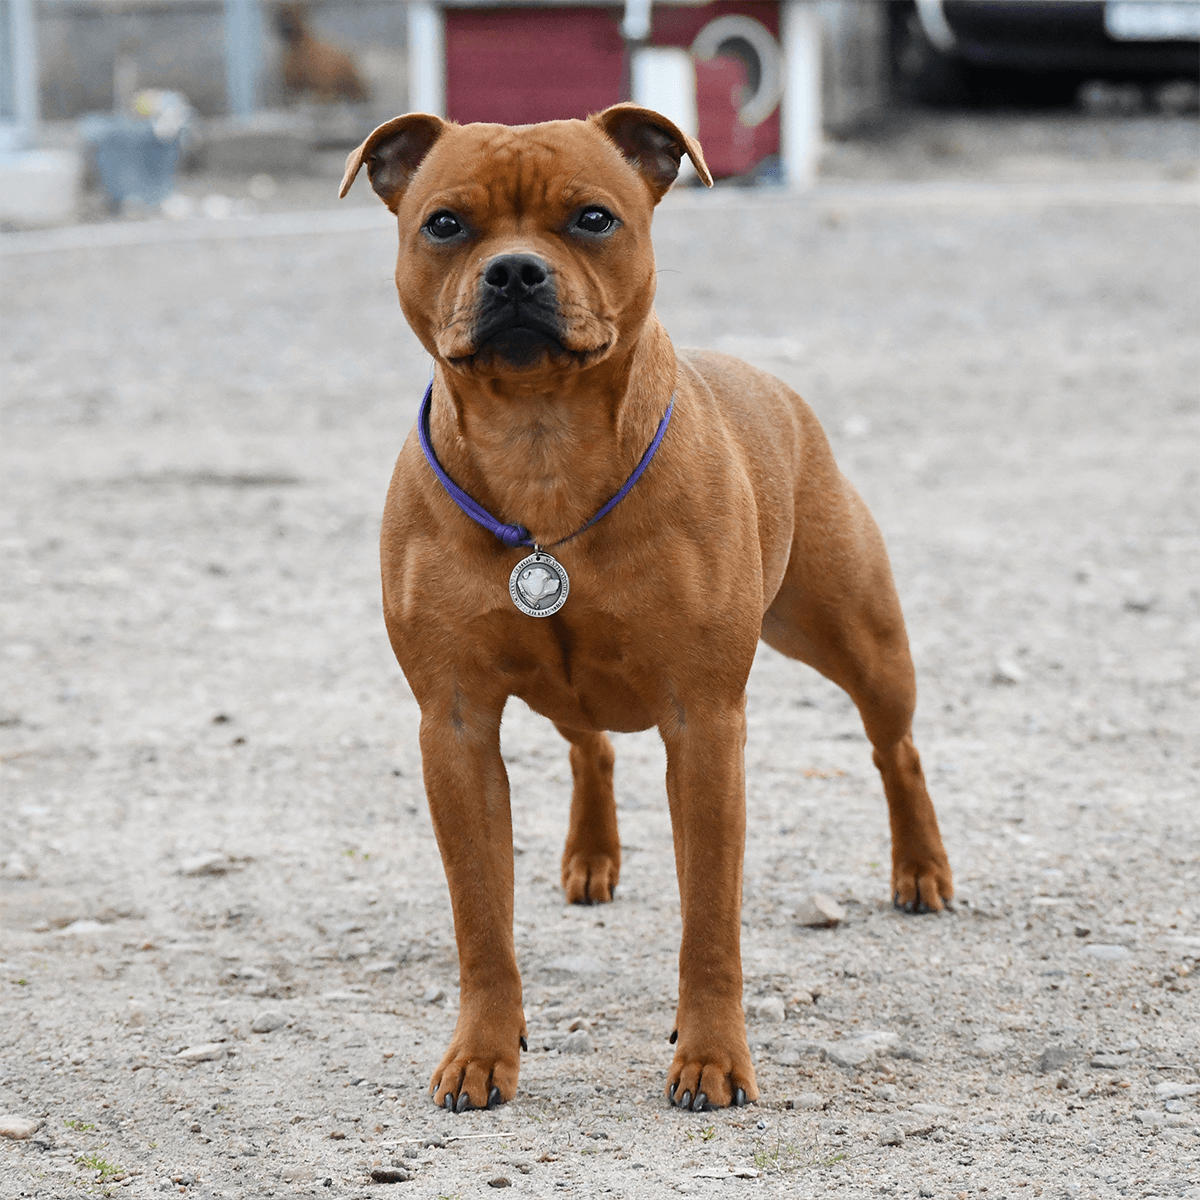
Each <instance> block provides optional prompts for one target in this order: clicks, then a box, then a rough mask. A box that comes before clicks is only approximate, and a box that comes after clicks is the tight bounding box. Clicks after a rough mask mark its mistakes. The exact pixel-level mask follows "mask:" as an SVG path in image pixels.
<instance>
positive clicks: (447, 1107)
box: [442, 1092, 454, 1112]
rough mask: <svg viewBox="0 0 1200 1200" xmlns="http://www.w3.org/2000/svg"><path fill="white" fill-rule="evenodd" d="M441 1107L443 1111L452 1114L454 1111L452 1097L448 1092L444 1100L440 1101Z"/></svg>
mask: <svg viewBox="0 0 1200 1200" xmlns="http://www.w3.org/2000/svg"><path fill="white" fill-rule="evenodd" d="M442 1107H443V1108H444V1109H445V1110H446V1111H447V1112H453V1111H454V1097H453V1095H451V1093H450V1092H447V1093H446V1098H445V1100H443V1101H442Z"/></svg>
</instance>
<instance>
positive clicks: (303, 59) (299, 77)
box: [275, 3, 367, 103]
mask: <svg viewBox="0 0 1200 1200" xmlns="http://www.w3.org/2000/svg"><path fill="white" fill-rule="evenodd" d="M275 25H276V28H277V29H278V30H279V33H280V35H281V36H282V38H283V40H284V41H285V42H286V43H287V51H286V53H285V54H284V56H283V86H284V87H285V88H286V89H287V90H288V91H289V92H294V93H303V92H312V93H313V94H314V95H315V96H316V98H317V99H318V100H320V101H322V102H325V103H329V102H331V101H334V100H365V99H366V98H367V89H366V87H365V86H364V84H363V81H362V78H361V77H360V76H359V73H358V68H357V67H355V65H354V60H353V59H352V58H351V57H350V55H348V54H347V53H346V52H345V50H339V49H338V48H337V47H336V46H332V45H330V44H329V43H328V42H323V41H321V40H320V38H317V37H314V36H313V34H312V31H311V30H310V29H309V27H308V16H307V13H306V11H305V9H304V6H303V5H301V4H296V3H287V4H281V5H280V6H279V11H278V12H277V13H276V15H275Z"/></svg>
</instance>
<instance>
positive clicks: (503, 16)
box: [443, 7, 624, 125]
mask: <svg viewBox="0 0 1200 1200" xmlns="http://www.w3.org/2000/svg"><path fill="white" fill-rule="evenodd" d="M443 11H444V12H445V14H446V115H447V116H449V117H450V118H451V120H454V121H461V122H464V123H465V122H467V121H496V122H499V123H501V124H503V125H531V124H533V123H535V122H537V121H556V120H561V119H562V118H564V117H586V116H587V115H588V113H593V112H598V111H599V110H600V109H602V108H607V107H608V106H609V105H610V104H616V103H617V102H618V101H619V100H620V99H621V81H622V73H623V70H624V66H623V59H622V55H623V52H624V43H623V42H622V41H621V29H620V20H621V11H622V10H621V9H619V8H450V7H447V8H446V9H444V10H443Z"/></svg>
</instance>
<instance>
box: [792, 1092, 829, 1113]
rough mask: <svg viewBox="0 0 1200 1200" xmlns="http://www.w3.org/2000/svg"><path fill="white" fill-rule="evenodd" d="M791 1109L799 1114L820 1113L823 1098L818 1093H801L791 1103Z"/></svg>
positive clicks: (823, 1103)
mask: <svg viewBox="0 0 1200 1200" xmlns="http://www.w3.org/2000/svg"><path fill="white" fill-rule="evenodd" d="M792 1107H793V1108H794V1109H798V1110H799V1111H800V1112H820V1111H821V1110H822V1109H823V1108H824V1107H825V1097H824V1096H822V1095H821V1094H820V1093H819V1092H801V1093H800V1095H798V1096H797V1097H796V1098H795V1099H794V1100H793V1101H792Z"/></svg>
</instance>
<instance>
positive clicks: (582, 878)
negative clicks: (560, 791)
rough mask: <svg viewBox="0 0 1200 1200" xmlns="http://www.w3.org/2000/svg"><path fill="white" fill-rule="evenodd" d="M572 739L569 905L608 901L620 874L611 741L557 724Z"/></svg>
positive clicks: (566, 872) (566, 859)
mask: <svg viewBox="0 0 1200 1200" xmlns="http://www.w3.org/2000/svg"><path fill="white" fill-rule="evenodd" d="M555 728H556V729H557V730H558V732H559V733H561V734H562V735H563V737H565V738H566V739H567V741H568V742H570V743H571V774H572V776H573V777H574V781H575V782H574V787H573V789H572V792H571V823H570V826H569V828H568V830H567V844H566V846H565V848H564V849H563V857H562V885H563V890H564V891H565V892H566V894H567V903H568V904H605V903H607V902H608V901H609V900H611V899H612V898H613V889H614V888H615V887H616V886H617V878H618V877H619V875H620V874H621V839H620V837H619V836H618V834H617V801H616V797H615V796H614V795H613V763H614V761H615V758H616V756H615V755H614V754H613V748H612V743H611V742H610V741H609V740H608V737H607V736H606V735H605V734H603V733H596V732H592V731H585V730H580V729H567V728H566V727H565V726H562V725H556V726H555Z"/></svg>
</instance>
